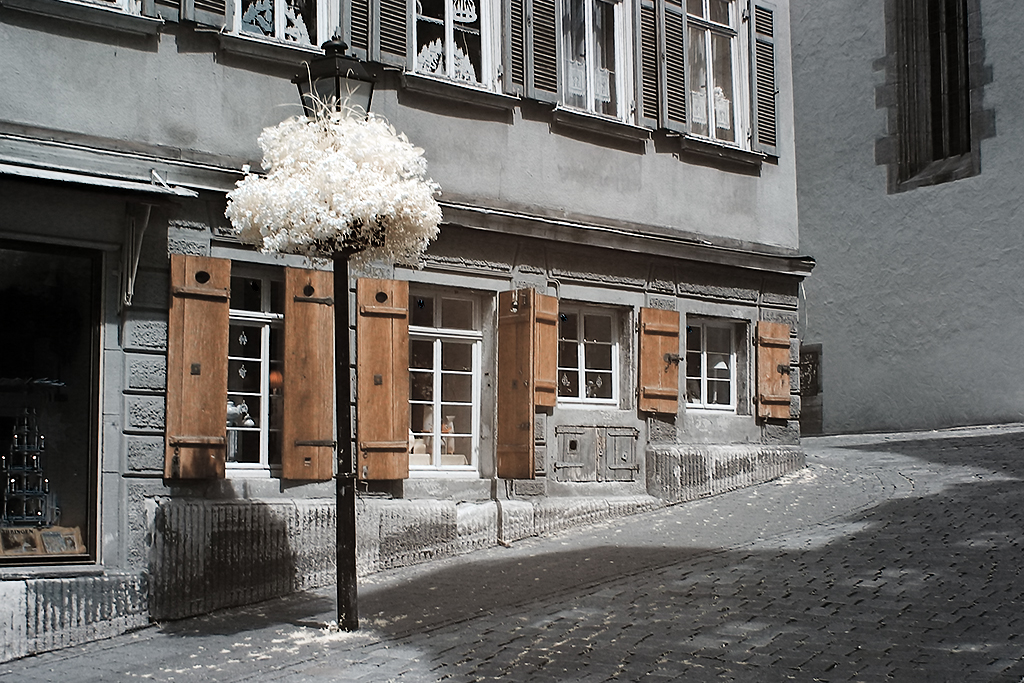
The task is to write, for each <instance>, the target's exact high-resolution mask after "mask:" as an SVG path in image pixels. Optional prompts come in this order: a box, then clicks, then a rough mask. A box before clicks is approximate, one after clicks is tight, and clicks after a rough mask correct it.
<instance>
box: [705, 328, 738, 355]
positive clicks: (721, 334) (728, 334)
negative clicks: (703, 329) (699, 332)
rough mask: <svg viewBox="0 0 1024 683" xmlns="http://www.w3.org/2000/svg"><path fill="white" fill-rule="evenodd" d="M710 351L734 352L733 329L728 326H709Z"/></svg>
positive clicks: (708, 341) (708, 340)
mask: <svg viewBox="0 0 1024 683" xmlns="http://www.w3.org/2000/svg"><path fill="white" fill-rule="evenodd" d="M707 344H708V349H707V350H708V353H727V354H728V353H732V330H730V329H729V328H727V327H708V328H707Z"/></svg>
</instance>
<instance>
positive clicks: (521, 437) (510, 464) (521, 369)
mask: <svg viewBox="0 0 1024 683" xmlns="http://www.w3.org/2000/svg"><path fill="white" fill-rule="evenodd" d="M534 297H535V292H534V291H533V290H532V289H518V290H515V291H511V292H501V293H500V294H499V295H498V392H497V394H498V397H497V398H498V430H497V449H498V476H499V477H502V478H504V479H533V477H534V469H533V440H534V437H533V424H534V405H535V401H536V392H535V391H534V387H533V379H534V377H533V376H534V372H535V367H536V360H535V349H536V339H537V337H536V334H537V333H536V330H535V327H536V325H535V320H536V317H535V313H534V303H535V299H534ZM555 329H556V330H557V326H556V328H555Z"/></svg>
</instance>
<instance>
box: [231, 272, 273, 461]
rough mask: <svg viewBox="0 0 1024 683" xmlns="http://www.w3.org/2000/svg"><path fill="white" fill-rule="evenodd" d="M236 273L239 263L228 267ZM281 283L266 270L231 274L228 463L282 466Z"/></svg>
mask: <svg viewBox="0 0 1024 683" xmlns="http://www.w3.org/2000/svg"><path fill="white" fill-rule="evenodd" d="M233 270H234V271H235V272H236V273H237V272H238V271H239V270H241V268H240V267H237V266H236V267H235V268H234V269H233ZM283 290H284V283H283V282H282V281H281V280H276V279H271V277H269V276H268V275H266V274H263V275H258V274H253V275H239V274H233V275H232V276H231V304H230V322H229V325H228V395H227V463H228V466H229V467H234V468H237V469H262V470H266V469H267V468H268V467H269V466H278V465H280V464H281V420H282V395H281V394H282V389H283V384H284V379H283V374H282V370H283V360H284V349H283V335H284V291H283Z"/></svg>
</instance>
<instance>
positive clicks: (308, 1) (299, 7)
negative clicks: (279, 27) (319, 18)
mask: <svg viewBox="0 0 1024 683" xmlns="http://www.w3.org/2000/svg"><path fill="white" fill-rule="evenodd" d="M284 18H285V28H284V39H285V40H289V41H292V42H294V43H300V44H302V45H310V44H312V43H313V41H314V40H316V37H317V34H316V3H315V2H314V0H286V5H285V12H284Z"/></svg>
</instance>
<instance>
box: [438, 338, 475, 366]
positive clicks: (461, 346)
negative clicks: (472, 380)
mask: <svg viewBox="0 0 1024 683" xmlns="http://www.w3.org/2000/svg"><path fill="white" fill-rule="evenodd" d="M441 369H442V370H460V371H462V372H469V371H470V370H472V369H473V344H472V343H464V342H450V341H442V342H441Z"/></svg>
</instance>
